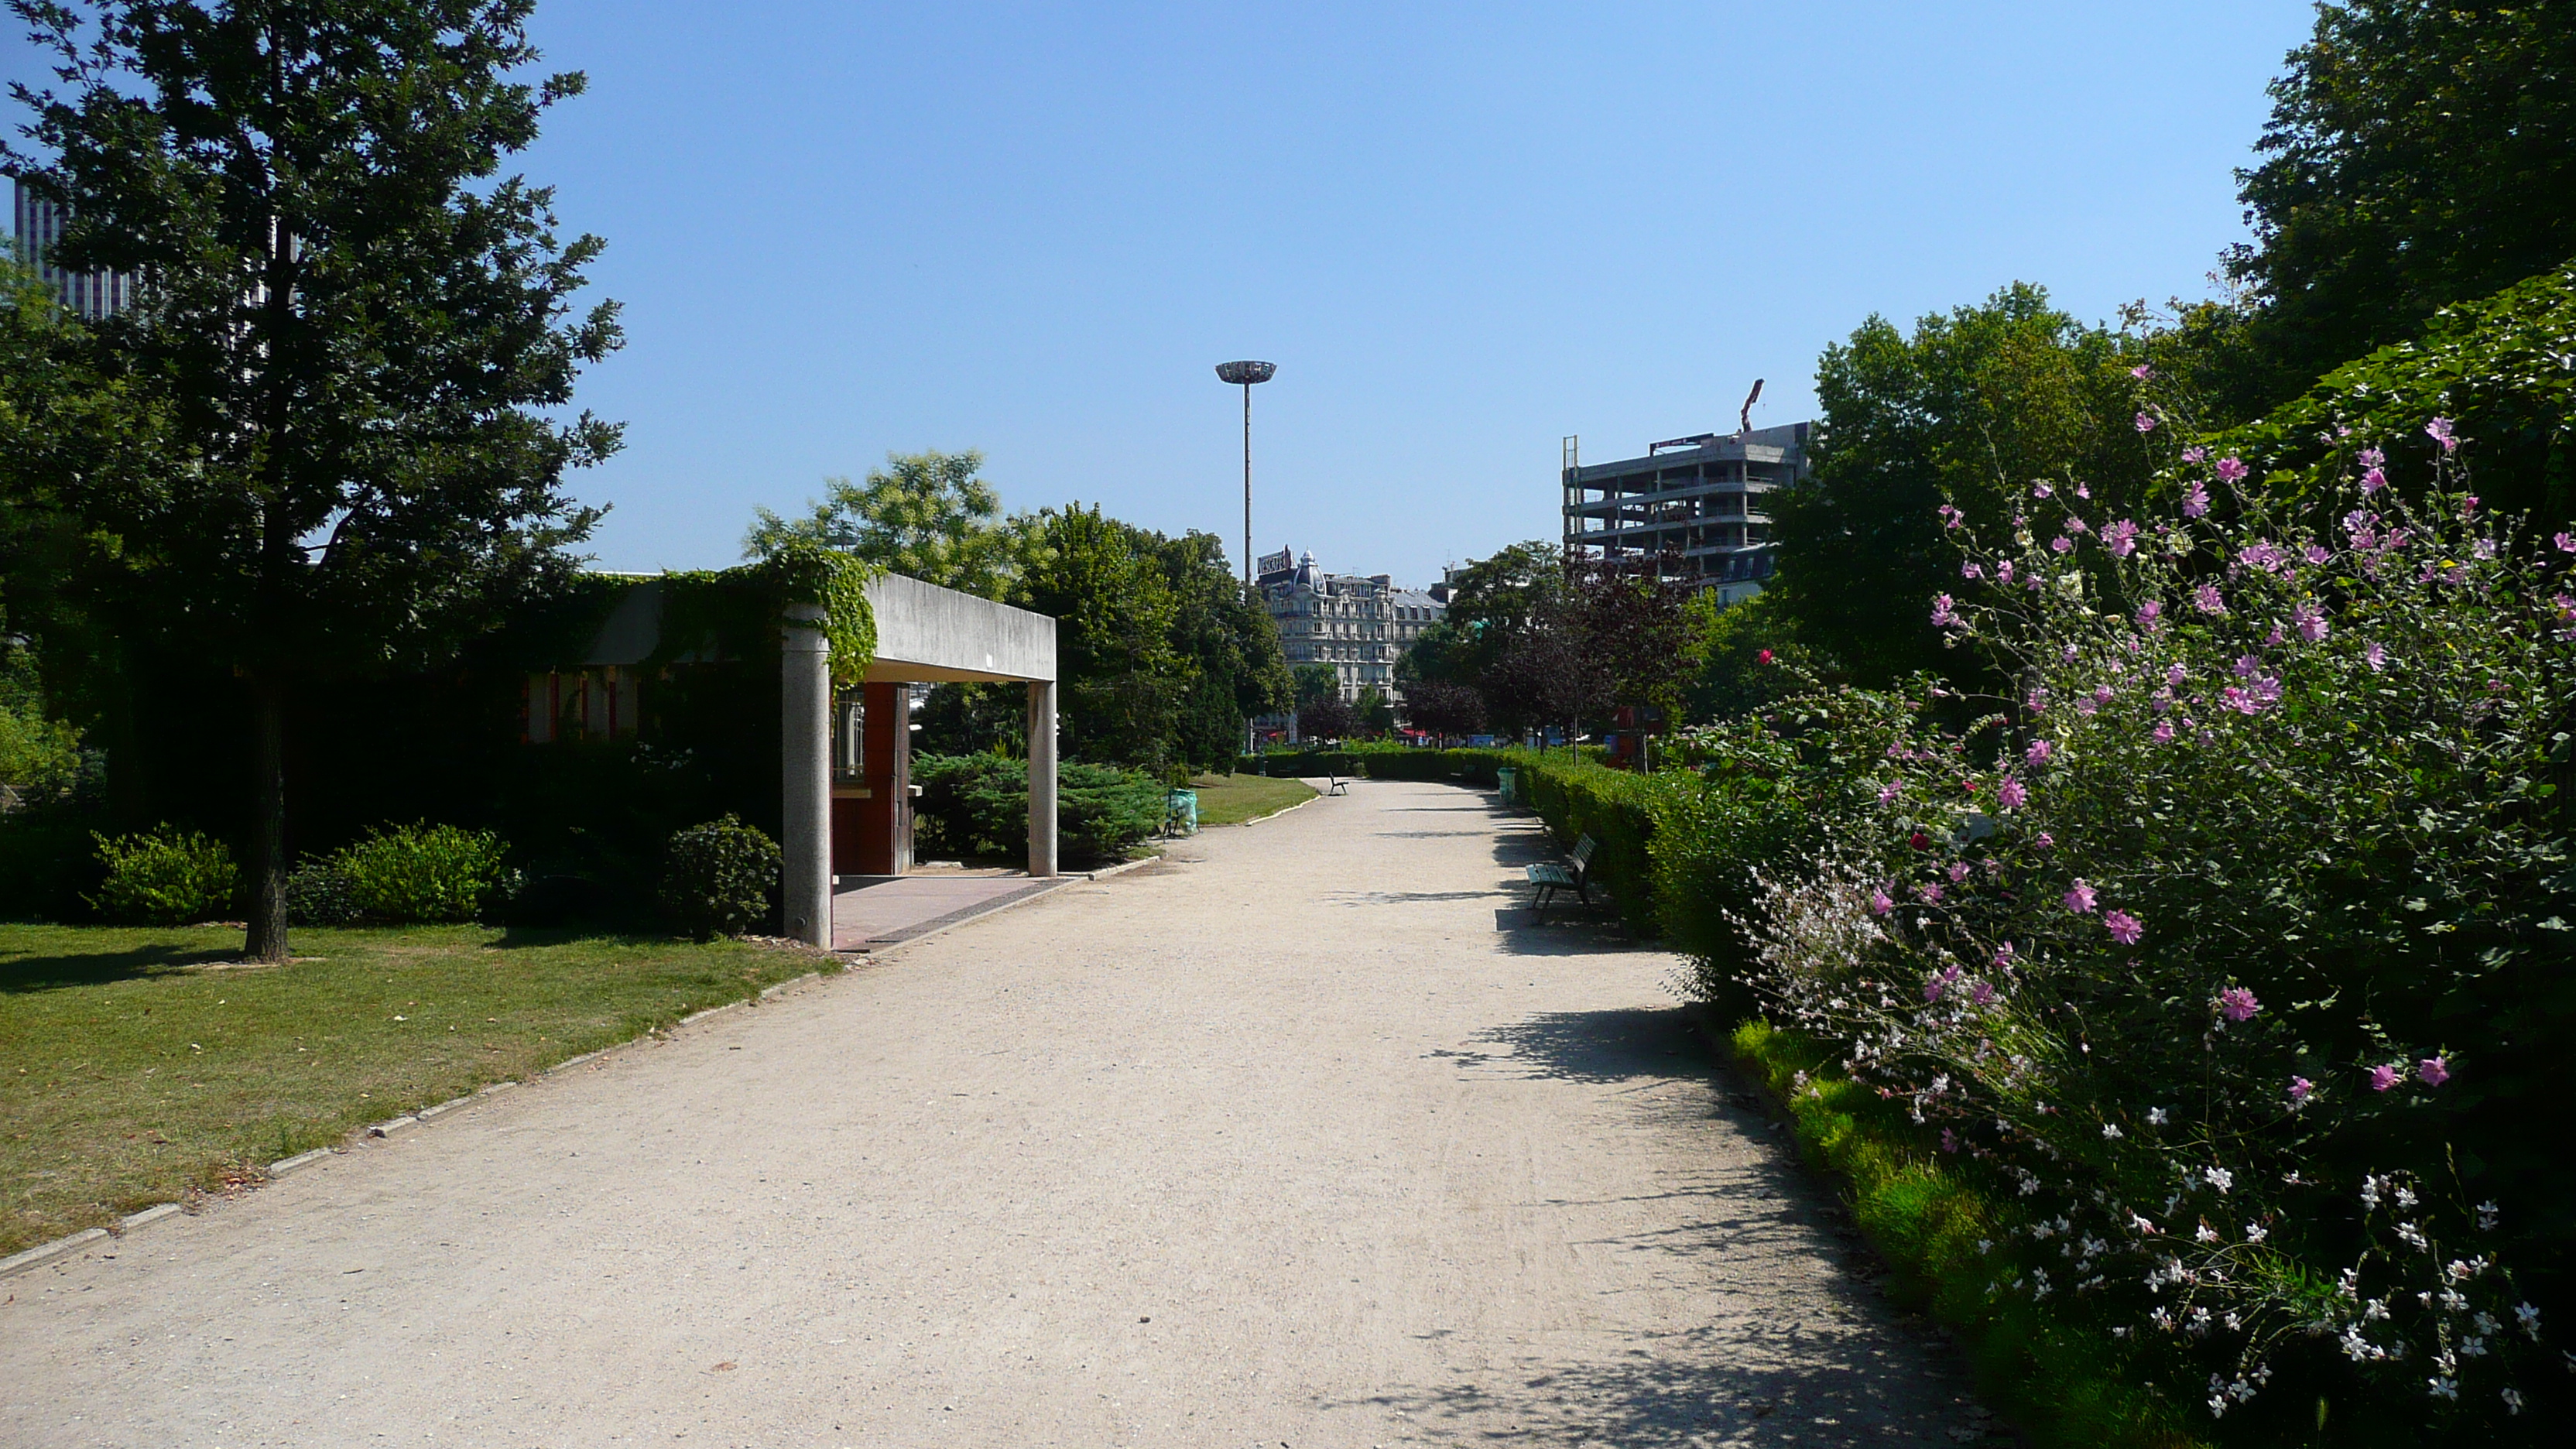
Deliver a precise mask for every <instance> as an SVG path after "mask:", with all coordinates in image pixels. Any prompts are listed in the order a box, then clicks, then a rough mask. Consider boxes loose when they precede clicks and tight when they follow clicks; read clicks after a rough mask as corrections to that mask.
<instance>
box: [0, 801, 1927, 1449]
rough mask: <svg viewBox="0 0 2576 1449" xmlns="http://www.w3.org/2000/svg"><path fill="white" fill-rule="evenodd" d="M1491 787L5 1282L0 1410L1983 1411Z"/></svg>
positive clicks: (345, 1439)
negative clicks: (1887, 1304)
mask: <svg viewBox="0 0 2576 1449" xmlns="http://www.w3.org/2000/svg"><path fill="white" fill-rule="evenodd" d="M1487 799H1488V797H1485V796H1482V795H1478V794H1475V793H1471V792H1469V791H1466V790H1463V789H1457V788H1453V787H1448V786H1440V785H1427V784H1426V785H1412V784H1393V783H1368V782H1362V783H1359V784H1356V785H1354V786H1353V787H1352V793H1351V794H1350V795H1349V796H1348V797H1344V798H1333V799H1326V800H1319V801H1317V802H1316V803H1314V804H1312V805H1310V806H1307V807H1305V808H1303V809H1299V810H1296V811H1293V812H1290V813H1289V814H1287V815H1284V816H1281V817H1279V818H1277V819H1274V820H1271V821H1267V822H1263V823H1261V824H1258V825H1255V826H1253V827H1251V828H1249V829H1234V828H1229V829H1220V830H1213V831H1211V832H1209V833H1208V834H1206V835H1204V836H1202V837H1199V838H1198V839H1196V840H1192V841H1188V842H1184V843H1182V844H1180V845H1179V846H1177V847H1176V848H1175V850H1174V851H1173V858H1172V860H1171V861H1170V862H1169V863H1167V864H1161V865H1156V866H1152V867H1148V868H1146V869H1143V870H1138V871H1132V872H1129V873H1127V874H1125V875H1122V876H1119V877H1117V878H1114V879H1110V880H1105V881H1100V882H1096V883H1088V882H1086V883H1075V884H1071V885H1068V886H1066V887H1064V888H1062V889H1060V890H1057V891H1055V892H1052V893H1051V894H1049V895H1048V896H1047V897H1045V898H1044V899H1040V900H1035V901H1031V902H1028V903H1027V904H1025V905H1023V906H1020V907H1019V908H1017V909H1014V910H1011V911H1008V912H1004V913H1001V914H998V915H995V916H993V917H992V918H990V919H988V920H981V921H976V922H973V923H971V924H968V925H966V926H964V927H962V928H960V929H957V930H953V931H949V932H946V933H944V934H942V935H939V936H937V937H934V938H932V939H929V940H926V941H922V942H920V943H918V944H915V945H912V946H908V947H904V948H902V949H900V950H896V951H893V952H890V953H886V954H885V955H883V956H882V957H881V959H880V960H879V961H878V962H876V963H875V964H871V965H868V966H865V967H862V968H861V969H860V970H858V971H857V972H855V973H853V974H851V975H849V976H846V977H841V978H837V979H832V980H827V981H823V982H819V983H816V984H814V985H813V986H810V987H808V988H805V989H803V990H800V991H797V992H792V993H789V994H787V995H785V996H782V997H780V998H778V999H775V1000H773V1001H771V1002H769V1003H768V1004H766V1005H763V1006H761V1007H759V1008H758V1009H756V1010H748V1011H738V1012H734V1013H730V1014H728V1015H725V1016H720V1017H716V1018H712V1019H710V1020H707V1021H705V1022H701V1023H699V1024H697V1025H694V1026H692V1027H689V1028H686V1029H684V1030H682V1031H680V1032H679V1033H677V1034H676V1035H675V1036H673V1037H672V1038H670V1039H668V1040H664V1041H658V1042H651V1043H645V1044H641V1045H639V1046H637V1047H634V1048H631V1049H629V1050H626V1051H623V1052H619V1053H613V1054H611V1055H610V1056H608V1057H606V1058H603V1059H602V1060H601V1061H599V1062H598V1063H596V1064H594V1065H593V1066H590V1067H586V1068H582V1069H578V1070H576V1071H574V1072H571V1073H567V1074H564V1075H562V1076H559V1077H555V1078H550V1079H548V1080H546V1081H544V1082H543V1083H540V1084H537V1085H532V1086H529V1087H525V1088H522V1089H520V1090H518V1091H516V1092H513V1093H507V1094H503V1095H500V1096H496V1097H493V1098H491V1099H488V1100H487V1101H485V1102H484V1103H482V1104H481V1105H478V1106H476V1107H474V1108H472V1109H469V1110H467V1111H463V1112H459V1113H456V1114H453V1115H452V1116H450V1117H448V1118H446V1119H444V1120H442V1121H440V1122H438V1123H434V1124H432V1125H430V1126H427V1127H424V1128H422V1129H420V1130H419V1131H417V1132H414V1133H410V1134H407V1135H405V1136H402V1137H397V1138H395V1139H392V1140H391V1141H388V1142H384V1143H379V1144H374V1145H371V1146H368V1147H365V1148H363V1149H360V1150H355V1151H352V1152H350V1153H348V1154H347V1155H345V1156H342V1157H338V1158H335V1159H332V1160H330V1161H329V1162H327V1163H325V1164H323V1165H321V1166H318V1167H315V1168H312V1169H309V1170H307V1171H306V1172H304V1173H301V1174H298V1175H297V1176H295V1177H291V1178H288V1179H285V1180H283V1181H281V1182H279V1183H278V1184H276V1185H275V1186H273V1187H270V1188H268V1189H266V1190H263V1191H261V1192H258V1193H255V1194H252V1195H250V1196H249V1197H247V1198H244V1199H242V1200H240V1201H236V1202H232V1203H227V1204H223V1205H220V1206H218V1207H216V1208H214V1209H213V1210H211V1211H208V1212H206V1213H204V1214H203V1215H201V1216H197V1217H190V1218H180V1219H173V1220H170V1221H167V1222H162V1223H157V1224H154V1225H151V1226H149V1227H146V1228H144V1229H141V1230H139V1231H137V1232H136V1233H134V1234H133V1235H132V1236H130V1237H128V1238H126V1239H124V1240H122V1241H121V1242H118V1243H115V1244H112V1245H110V1246H109V1247H107V1248H105V1249H103V1250H100V1251H96V1252H93V1253H92V1254H91V1255H89V1256H88V1257H86V1258H80V1259H75V1260H69V1261H66V1262H65V1263H63V1264H60V1265H56V1266H49V1267H46V1268H43V1269H39V1270H37V1271H36V1272H34V1273H31V1274H28V1275H26V1276H22V1277H19V1278H16V1279H13V1280H11V1281H10V1282H8V1283H7V1284H5V1285H0V1287H5V1288H6V1289H7V1293H6V1294H5V1295H0V1296H6V1297H7V1298H8V1299H9V1301H8V1302H7V1303H6V1304H5V1305H0V1424H5V1425H6V1426H7V1432H6V1436H5V1437H6V1438H7V1439H8V1440H9V1441H10V1442H11V1443H12V1444H13V1445H19V1446H53V1445H62V1446H71V1445H80V1446H91V1445H137V1446H141V1445H150V1446H162V1445H176V1444H187V1445H221V1446H251V1445H284V1444H296V1445H305V1444H389V1445H441V1444H455V1445H594V1444H635V1443H648V1442H649V1443H655V1444H683V1445H733V1444H742V1445H763V1446H769V1445H809V1444H810V1445H925V1446H927V1445H941V1446H952V1445H953V1446H985V1445H990V1446H1012V1449H1019V1446H1035V1445H1074V1446H1096V1445H1191V1446H1198V1445H1242V1446H1253V1445H1260V1446H1265V1449H1266V1446H1272V1445H1286V1446H1289V1449H1308V1446H1317V1449H1323V1446H1366V1445H1395V1444H1479V1445H1506V1446H1517V1445H1577V1444H1598V1445H1622V1446H1627V1445H1682V1444H1694V1445H1696V1444H1729V1445H1734V1444H1758V1445H1772V1444H1904V1443H1921V1442H1926V1441H1929V1442H1935V1443H1944V1444H1946V1443H1949V1442H1951V1439H1952V1432H1953V1431H1956V1435H1957V1437H1959V1438H1967V1437H1970V1429H1971V1426H1972V1413H1973V1411H1972V1410H1971V1408H1970V1407H1969V1405H1968V1404H1967V1402H1966V1401H1965V1399H1964V1398H1963V1397H1961V1391H1960V1389H1959V1388H1958V1386H1957V1384H1956V1382H1955V1380H1954V1378H1953V1377H1952V1372H1953V1365H1952V1363H1951V1361H1950V1359H1949V1357H1948V1356H1947V1354H1946V1352H1945V1351H1944V1350H1942V1349H1941V1348H1940V1347H1939V1346H1938V1345H1937V1344H1936V1343H1934V1342H1932V1341H1931V1340H1929V1338H1928V1336H1927V1335H1926V1334H1925V1333H1924V1331H1923V1330H1922V1329H1921V1328H1920V1327H1919V1326H1915V1325H1912V1324H1910V1323H1909V1322H1907V1321H1903V1320H1899V1319H1897V1318H1895V1317H1894V1316H1893V1315H1891V1314H1890V1313H1889V1312H1887V1311H1886V1310H1885V1309H1884V1308H1883V1307H1882V1306H1881V1305H1880V1303H1879V1302H1878V1300H1877V1298H1876V1297H1875V1295H1874V1293H1873V1292H1872V1290H1871V1289H1870V1288H1869V1287H1868V1286H1867V1285H1866V1284H1865V1283H1864V1282H1863V1281H1862V1280H1861V1278H1860V1277H1859V1276H1857V1275H1858V1274H1859V1273H1860V1272H1861V1271H1863V1270H1862V1264H1861V1260H1860V1259H1859V1258H1858V1257H1857V1255H1856V1254H1855V1252H1854V1250H1853V1248H1852V1246H1851V1244H1850V1243H1849V1241H1848V1240H1847V1239H1846V1238H1845V1237H1844V1236H1842V1235H1841V1234H1840V1233H1838V1232H1837V1230H1836V1227H1835V1224H1834V1222H1833V1221H1832V1219H1831V1218H1830V1216H1829V1215H1828V1214H1827V1213H1826V1212H1825V1211H1824V1210H1823V1209H1822V1208H1821V1207H1820V1206H1819V1203H1818V1199H1817V1197H1816V1195H1815V1194H1814V1192H1813V1191H1812V1190H1811V1189H1810V1188H1808V1187H1807V1186H1805V1185H1804V1184H1803V1181H1802V1179H1801V1177H1800V1175H1799V1173H1798V1171H1797V1170H1796V1168H1795V1167H1794V1165H1793V1164H1792V1162H1791V1159H1790V1157H1789V1154H1788V1152H1787V1150H1786V1149H1785V1148H1784V1146H1783V1145H1782V1144H1781V1142H1780V1140H1779V1139H1778V1137H1777V1136H1775V1135H1774V1134H1772V1133H1771V1132H1769V1131H1767V1130H1766V1129H1765V1128H1764V1126H1763V1123H1762V1120H1761V1118H1760V1117H1759V1116H1758V1115H1756V1114H1755V1113H1754V1112H1752V1111H1750V1110H1748V1109H1747V1108H1746V1107H1745V1106H1744V1105H1741V1104H1740V1102H1739V1101H1738V1100H1736V1099H1734V1098H1731V1096H1730V1092H1729V1090H1728V1084H1727V1083H1726V1082H1725V1081H1724V1080H1723V1079H1719V1078H1713V1077H1712V1075H1711V1070H1710V1068H1709V1066H1708V1065H1707V1057H1706V1055H1705V1052H1704V1050H1703V1049H1702V1048H1701V1047H1700V1046H1699V1045H1698V1043H1697V1042H1696V1040H1695V1039H1694V1037H1693V1035H1692V1034H1691V1033H1690V1031H1689V1030H1688V1029H1687V1028H1686V1026H1685V1023H1684V1022H1683V1020H1682V1018H1681V1016H1680V1014H1679V1013H1678V1012H1677V1011H1676V1010H1675V1009H1674V1008H1673V1006H1672V1005H1671V1002H1670V999H1669V998H1668V997H1667V996H1666V995H1665V994H1664V992H1663V990H1662V988H1661V983H1662V981H1663V979H1664V977H1665V976H1666V974H1667V973H1668V972H1670V971H1671V970H1672V969H1673V967H1674V965H1675V964H1676V963H1675V962H1674V961H1673V959H1672V958H1670V957H1668V956H1665V955H1661V954H1657V953H1651V952H1640V951H1630V950H1622V949H1619V948H1618V947H1617V945H1616V943H1615V942H1613V941H1610V940H1607V939H1606V938H1602V937H1599V936H1596V935H1594V934H1591V933H1590V932H1588V931H1587V930H1586V929H1585V928H1583V927H1581V926H1577V925H1566V926H1559V925H1549V926H1545V927H1540V928H1536V929H1530V928H1527V925H1526V921H1525V914H1526V913H1525V910H1524V908H1523V906H1522V904H1521V902H1522V901H1523V899H1525V895H1524V892H1523V891H1522V890H1521V889H1520V888H1519V886H1518V880H1519V875H1520V870H1519V867H1520V865H1521V864H1522V863H1523V862H1525V861H1527V860H1529V859H1532V858H1534V856H1535V855H1536V853H1537V852H1538V851H1539V850H1540V849H1541V843H1540V841H1539V838H1538V837H1537V835H1536V833H1535V832H1534V831H1533V830H1532V829H1531V828H1530V827H1529V826H1528V825H1527V824H1526V823H1524V822H1522V821H1518V820H1513V819H1509V818H1507V817H1504V816H1501V815H1498V814H1497V813H1496V812H1494V811H1493V810H1492V809H1491V808H1490V806H1489V805H1488V803H1487ZM111 1255H112V1256H111Z"/></svg>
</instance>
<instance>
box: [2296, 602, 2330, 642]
mask: <svg viewBox="0 0 2576 1449" xmlns="http://www.w3.org/2000/svg"><path fill="white" fill-rule="evenodd" d="M2290 622H2291V623H2293V624H2296V625H2298V626H2299V637H2300V638H2302V639H2305V640H2307V641H2308V642H2309V643H2311V644H2314V643H2316V642H2317V641H2318V640H2320V639H2323V638H2325V637H2326V616H2325V615H2324V614H2322V613H2320V612H2318V610H2317V606H2316V605H2314V604H2301V605H2300V606H2299V607H2297V608H2296V609H2293V610H2291V611H2290Z"/></svg>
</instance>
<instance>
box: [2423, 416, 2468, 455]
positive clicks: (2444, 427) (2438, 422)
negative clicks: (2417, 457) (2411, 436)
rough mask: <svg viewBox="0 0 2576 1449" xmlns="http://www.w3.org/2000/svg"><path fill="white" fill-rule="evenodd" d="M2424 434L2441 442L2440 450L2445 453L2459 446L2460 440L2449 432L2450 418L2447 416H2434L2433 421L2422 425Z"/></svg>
mask: <svg viewBox="0 0 2576 1449" xmlns="http://www.w3.org/2000/svg"><path fill="white" fill-rule="evenodd" d="M2424 434H2425V436H2427V437H2429V438H2431V439H2432V440H2433V441H2434V442H2437V443H2439V444H2441V445H2442V451H2443V452H2445V453H2447V452H2450V451H2451V450H2453V449H2455V448H2457V447H2459V446H2460V440H2459V439H2458V438H2457V437H2456V436H2454V435H2453V434H2452V432H2451V420H2450V419H2449V418H2435V419H2434V420H2433V421H2431V422H2429V423H2426V424H2425V425H2424Z"/></svg>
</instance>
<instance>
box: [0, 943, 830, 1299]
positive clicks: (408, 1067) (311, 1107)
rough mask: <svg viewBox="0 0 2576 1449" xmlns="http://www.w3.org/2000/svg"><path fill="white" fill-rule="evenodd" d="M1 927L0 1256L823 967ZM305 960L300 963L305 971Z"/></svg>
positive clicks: (730, 956)
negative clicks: (262, 946) (249, 962)
mask: <svg viewBox="0 0 2576 1449" xmlns="http://www.w3.org/2000/svg"><path fill="white" fill-rule="evenodd" d="M294 949H295V950H296V952H297V953H298V957H297V959H296V960H295V961H294V962H292V963H291V964H288V965H285V966H264V967H252V966H235V965H232V964H230V963H232V962H233V961H234V960H235V959H236V958H237V957H238V956H239V955H240V952H241V932H240V931H239V930H238V929H231V930H226V929H220V928H214V927H206V928H196V927H186V928H180V929H175V930H122V929H103V928H98V927H77V926H13V925H0V1254H7V1253H12V1252H15V1251H17V1250H18V1249H20V1248H24V1247H27V1246H29V1245H31V1244H34V1243H39V1242H43V1241H46V1240H47V1239H50V1238H54V1237H58V1236H60V1235H62V1234H64V1233H68V1232H73V1231H76V1230H78V1229H81V1228H85V1227H95V1226H99V1225H101V1224H104V1223H106V1222H109V1221H112V1220H113V1219H115V1218H116V1217H118V1216H120V1215H122V1214H125V1213H129V1212H133V1211H135V1210H137V1209H139V1208H143V1207H147V1206H149V1205H151V1204H153V1203H156V1202H169V1201H172V1200H174V1199H177V1198H179V1197H181V1196H182V1195H183V1194H184V1193H185V1192H187V1191H190V1190H196V1191H207V1190H212V1189H217V1188H220V1187H222V1186H224V1185H226V1184H227V1183H230V1182H239V1181H243V1180H247V1179H248V1178H250V1177H254V1176H256V1175H257V1172H258V1170H259V1169H260V1168H262V1167H264V1166H265V1165H266V1164H268V1163H271V1162H274V1161H276V1160H278V1159H279V1158H282V1157H290V1156H293V1155H294V1154H296V1153H298V1152H304V1151H308V1150H310V1149H312V1148H315V1147H320V1146H324V1145H326V1144H328V1143H332V1142H336V1141H338V1140H340V1138H342V1137H343V1136H345V1135H346V1134H347V1133H348V1132H349V1131H350V1130H352V1129H353V1128H357V1127H361V1126H364V1125H365V1124H367V1123H369V1122H380V1121H383V1120H384V1119H386V1118H388V1117H395V1116H400V1115H401V1114H403V1113H405V1112H409V1111H412V1110H415V1109H417V1108H420V1107H425V1106H428V1105H430V1104H432V1103H434V1102H442V1101H445V1100H447V1099H448V1098H451V1097H456V1096H460V1095H463V1094H464V1093H467V1092H470V1091H473V1090H474V1089H476V1088H478V1087H483V1086H488V1085H490V1084H491V1083H493V1082H498V1081H506V1080H510V1079H513V1078H520V1077H525V1076H527V1075H529V1074H531V1073H533V1072H536V1071H539V1070H541V1069H543V1068H545V1067H547V1066H551V1065H553V1064H554V1063H556V1062H559V1061H562V1060H563V1059H564V1058H566V1057H569V1056H576V1055H578V1054H580V1053H582V1052H586V1051H593V1050H596V1049H598V1048H600V1047H604V1046H610V1045H613V1044H615V1043H617V1042H622V1041H628V1040H631V1039H633V1038H634V1037H637V1036H640V1035H642V1034H644V1033H645V1032H648V1031H651V1030H653V1029H655V1028H657V1027H662V1026H667V1025H669V1024H671V1023H673V1022H675V1021H677V1020H679V1019H680V1018H681V1017H683V1016H686V1015H688V1014H689V1013H691V1012H693V1011H702V1010H704V1009H706V1008H708V1007H710V1006H720V1005H723V1004H725V1003H727V1002H733V1001H739V1000H742V999H743V998H745V997H747V996H750V995H753V994H755V993H757V992H758V991H759V990H760V989H761V988H762V987H765V986H768V985H771V984H773V983H775V982H778V981H782V980H786V979H788V978H790V977H794V976H800V975H803V974H804V973H806V972H808V971H812V970H815V969H817V967H818V966H819V967H821V968H822V969H826V970H830V969H835V968H834V967H833V965H832V963H831V960H830V958H828V957H821V956H818V955H816V954H813V953H808V952H803V951H798V950H792V949H786V948H781V947H775V946H763V945H753V944H750V943H747V942H742V941H715V942H710V943H708V944H705V945H697V944H693V943H690V942H686V941H674V940H670V939H667V938H652V937H603V936H576V935H573V934H570V933H565V932H532V931H526V930H511V931H506V932H505V931H499V930H492V929H488V928H485V927H480V926H427V927H414V928H409V929H401V930H323V929H318V928H316V929H306V930H299V931H297V932H296V933H295V937H294ZM307 958H310V959H307Z"/></svg>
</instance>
